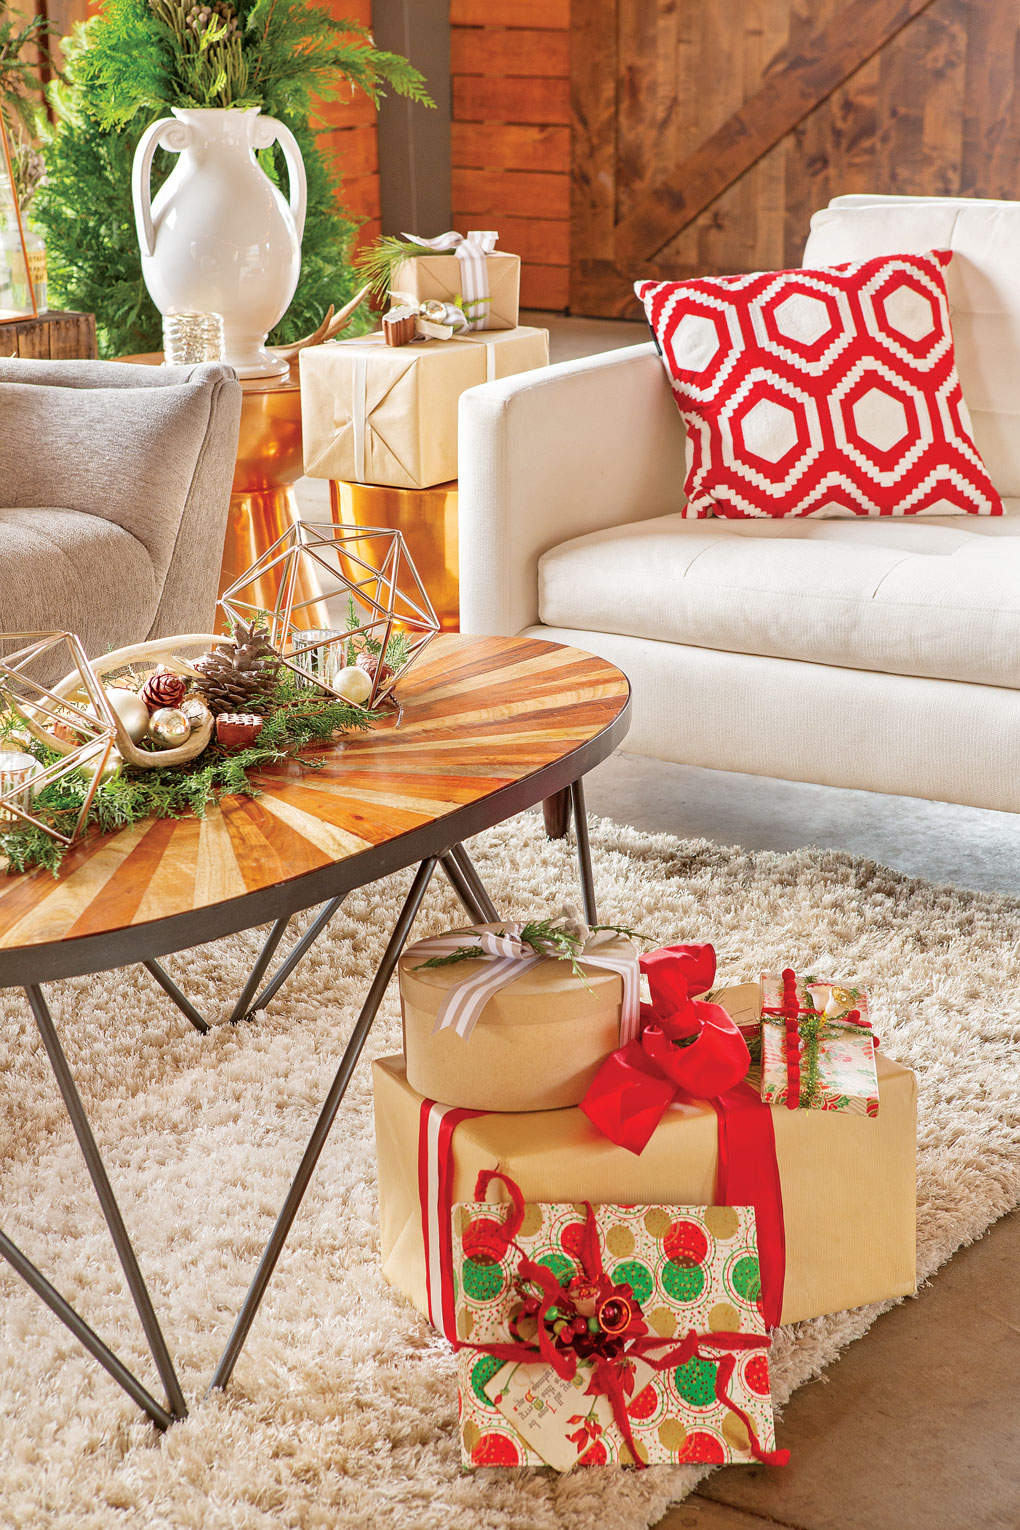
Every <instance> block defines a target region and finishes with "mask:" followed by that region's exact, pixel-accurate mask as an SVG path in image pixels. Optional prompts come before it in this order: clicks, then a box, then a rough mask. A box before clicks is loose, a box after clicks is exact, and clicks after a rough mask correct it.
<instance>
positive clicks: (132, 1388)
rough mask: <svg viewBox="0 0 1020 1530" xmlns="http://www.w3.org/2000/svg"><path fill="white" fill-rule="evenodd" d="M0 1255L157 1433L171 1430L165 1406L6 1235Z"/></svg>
mask: <svg viewBox="0 0 1020 1530" xmlns="http://www.w3.org/2000/svg"><path fill="white" fill-rule="evenodd" d="M0 1254H2V1255H3V1257H4V1258H5V1259H6V1260H7V1262H8V1264H9V1265H11V1267H12V1268H13V1269H14V1270H16V1271H17V1273H18V1274H19V1275H20V1276H21V1278H22V1280H23V1281H24V1282H25V1284H26V1285H28V1286H30V1287H31V1288H32V1290H33V1291H34V1292H35V1294H36V1296H40V1297H42V1299H43V1301H44V1302H45V1303H46V1305H47V1307H49V1309H50V1311H51V1312H54V1313H56V1315H57V1317H58V1318H59V1319H60V1321H61V1322H62V1323H63V1324H64V1325H65V1326H66V1327H67V1328H69V1329H70V1330H71V1332H72V1333H73V1334H74V1336H75V1338H76V1339H80V1340H81V1342H82V1344H84V1346H85V1348H86V1349H87V1350H88V1352H89V1354H90V1355H92V1356H93V1358H94V1359H96V1360H98V1361H99V1364H100V1365H101V1366H102V1367H103V1369H104V1370H106V1371H109V1373H110V1375H111V1376H112V1377H113V1379H114V1381H116V1382H117V1383H118V1384H119V1385H120V1386H122V1387H123V1388H124V1390H125V1392H126V1393H127V1394H128V1396H129V1397H130V1398H131V1399H132V1401H133V1402H136V1403H137V1404H138V1406H139V1407H140V1408H141V1409H142V1411H143V1413H147V1414H148V1415H149V1417H150V1418H151V1419H152V1422H153V1423H154V1424H155V1425H156V1428H157V1429H169V1427H170V1425H171V1424H172V1423H173V1417H172V1416H171V1415H170V1414H169V1413H168V1412H167V1411H166V1409H165V1408H164V1407H163V1404H162V1403H158V1402H157V1401H156V1399H155V1398H154V1397H153V1395H152V1393H151V1392H150V1391H149V1390H148V1388H147V1387H143V1386H142V1383H141V1382H140V1381H139V1380H138V1377H137V1376H136V1375H135V1374H134V1372H133V1371H129V1370H128V1368H127V1366H126V1365H125V1364H124V1363H123V1361H121V1360H118V1358H117V1356H116V1355H115V1354H114V1352H113V1350H112V1349H111V1348H110V1347H109V1345H108V1344H104V1343H103V1341H102V1339H101V1338H100V1337H99V1335H98V1334H97V1333H96V1331H95V1329H94V1328H90V1327H89V1325H88V1323H86V1321H85V1319H84V1318H83V1317H81V1316H80V1315H79V1314H78V1313H77V1312H75V1310H74V1308H73V1307H72V1306H71V1304H70V1302H67V1301H65V1300H64V1298H63V1297H62V1296H61V1294H60V1292H59V1291H58V1290H57V1289H56V1287H55V1286H51V1285H50V1283H49V1281H48V1280H47V1279H46V1276H45V1275H44V1274H43V1273H42V1271H41V1270H40V1269H37V1267H36V1266H35V1265H34V1264H33V1263H32V1261H31V1259H29V1258H27V1256H26V1255H25V1254H23V1253H22V1252H21V1250H20V1248H18V1246H17V1244H16V1243H12V1242H11V1240H10V1238H8V1237H7V1235H6V1233H2V1232H0Z"/></svg>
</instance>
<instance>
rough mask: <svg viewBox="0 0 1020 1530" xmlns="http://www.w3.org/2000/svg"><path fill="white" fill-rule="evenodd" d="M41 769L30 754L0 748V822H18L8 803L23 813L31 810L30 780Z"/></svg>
mask: <svg viewBox="0 0 1020 1530" xmlns="http://www.w3.org/2000/svg"><path fill="white" fill-rule="evenodd" d="M41 769H42V766H41V765H40V764H39V761H38V760H37V759H35V758H34V757H33V756H32V755H30V754H22V753H21V751H20V750H16V749H0V824H11V823H19V822H20V821H21V820H20V819H19V818H18V816H17V814H16V813H12V812H11V808H10V806H8V805H7V804H8V803H10V804H12V805H13V806H14V807H17V808H20V810H21V811H22V812H23V813H28V812H31V809H32V787H31V780H32V777H33V776H34V775H37V774H38V773H39V771H40V770H41Z"/></svg>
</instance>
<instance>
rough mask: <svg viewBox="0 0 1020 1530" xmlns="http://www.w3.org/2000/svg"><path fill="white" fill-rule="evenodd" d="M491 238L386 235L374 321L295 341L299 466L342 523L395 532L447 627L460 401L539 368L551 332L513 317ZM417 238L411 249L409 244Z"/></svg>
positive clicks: (516, 277)
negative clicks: (345, 336) (324, 337)
mask: <svg viewBox="0 0 1020 1530" xmlns="http://www.w3.org/2000/svg"><path fill="white" fill-rule="evenodd" d="M497 242H498V235H497V234H496V233H495V232H494V231H491V230H470V231H469V232H468V233H467V235H466V236H463V237H462V236H461V235H460V234H457V233H454V232H451V233H449V234H443V235H440V236H439V237H438V238H437V239H432V240H419V239H417V238H416V237H414V236H411V235H406V236H404V239H403V240H402V241H383V243H384V245H385V244H388V245H389V246H390V248H391V253H392V249H393V247H394V246H395V247H396V253H397V255H398V256H399V255H401V253H402V252H403V258H396V259H394V260H393V262H392V265H391V267H390V269H389V270H388V271H387V273H386V277H385V280H384V281H383V282H382V284H381V286H379V285H377V294H376V295H377V297H379V298H384V299H388V301H389V304H390V308H389V311H388V312H387V313H386V314H384V315H383V318H382V322H381V325H380V328H379V330H378V331H377V332H376V333H375V334H370V335H366V336H364V337H363V338H361V339H356V340H338V341H335V342H333V343H331V344H326V345H318V346H314V347H310V348H309V349H307V350H304V351H302V352H301V423H302V435H303V439H304V457H305V473H306V474H307V475H308V476H309V477H310V478H327V479H329V480H330V484H331V488H330V494H331V503H332V510H333V515H334V518H335V519H336V520H337V521H338V522H339V523H341V524H346V525H360V526H385V527H389V528H391V529H393V530H400V531H402V532H403V533H404V536H405V539H406V541H407V543H408V547H409V549H410V552H411V555H412V557H413V558H414V559H415V562H416V564H417V565H418V567H419V568H420V569H421V570H422V571H423V572H425V573H427V575H428V581H429V587H430V593H431V596H432V599H433V602H434V604H435V606H436V610H437V612H438V613H439V616H440V619H441V620H442V622H443V625H444V626H445V627H451V626H455V625H456V613H457V572H456V543H457V483H456V479H457V404H458V400H459V399H460V395H461V394H462V393H464V392H465V391H466V390H467V389H468V388H473V387H475V386H476V385H477V384H479V383H484V382H492V381H493V380H494V379H496V378H499V377H509V376H510V375H511V374H512V373H515V372H526V371H529V370H530V369H531V368H533V367H542V366H546V365H547V364H548V361H549V334H548V331H547V330H544V329H531V328H528V327H526V326H523V325H519V324H518V322H517V319H518V300H519V289H520V276H521V261H520V256H519V255H511V254H506V253H504V252H503V251H500V250H497V249H496V244H497ZM415 249H420V251H421V253H420V254H417V255H414V254H410V253H408V252H410V251H412V250H415Z"/></svg>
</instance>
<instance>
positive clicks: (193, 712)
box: [180, 696, 212, 733]
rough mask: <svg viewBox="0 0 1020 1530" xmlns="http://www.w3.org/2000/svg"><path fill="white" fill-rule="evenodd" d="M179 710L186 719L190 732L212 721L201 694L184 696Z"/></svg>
mask: <svg viewBox="0 0 1020 1530" xmlns="http://www.w3.org/2000/svg"><path fill="white" fill-rule="evenodd" d="M180 710H181V711H182V712H183V713H184V715H185V717H186V718H187V719H188V723H189V726H190V728H191V731H192V733H195V732H197V730H198V729H199V728H203V727H204V726H205V724H206V723H211V722H212V713H211V712H210V710H209V708H208V706H207V705H206V703H205V701H204V699H203V698H202V697H201V696H185V698H184V700H183V701H182V702H181V705H180Z"/></svg>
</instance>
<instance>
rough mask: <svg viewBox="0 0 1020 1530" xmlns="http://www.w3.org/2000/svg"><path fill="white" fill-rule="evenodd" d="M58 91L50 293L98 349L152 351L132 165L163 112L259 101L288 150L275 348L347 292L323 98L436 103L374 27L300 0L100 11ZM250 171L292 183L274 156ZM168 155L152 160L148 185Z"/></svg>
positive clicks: (116, 5)
mask: <svg viewBox="0 0 1020 1530" xmlns="http://www.w3.org/2000/svg"><path fill="white" fill-rule="evenodd" d="M63 49H64V58H65V65H64V76H65V77H64V81H63V82H61V83H57V84H55V85H54V86H53V87H52V88H51V91H50V97H51V101H52V103H53V106H54V109H55V111H56V113H57V117H58V121H57V125H56V128H55V129H54V130H52V131H51V132H50V134H49V135H48V142H47V144H46V148H45V152H46V165H47V182H46V184H45V185H44V186H43V188H42V189H41V190H40V192H39V195H38V197H37V198H36V205H35V208H34V221H35V222H36V223H37V224H38V225H39V227H40V228H41V230H42V231H43V233H44V234H45V236H46V243H47V260H48V268H49V280H50V289H51V296H52V297H53V299H54V300H55V302H57V303H60V304H63V305H66V306H68V307H72V308H81V309H85V310H88V311H90V312H94V313H95V314H96V319H97V330H98V335H99V345H100V353H101V354H102V355H106V356H110V355H119V354H124V353H125V352H135V351H150V350H158V349H159V346H160V344H161V338H160V334H161V325H160V316H159V314H158V312H157V311H156V308H155V306H154V304H153V303H152V301H151V299H150V298H149V295H148V293H147V292H146V290H145V285H144V283H143V281H142V274H141V259H140V256H139V252H138V243H137V237H136V233H135V222H134V212H133V209H132V205H131V162H132V158H133V155H134V150H135V145H136V144H137V142H138V139H139V137H140V136H141V133H142V130H143V129H144V128H145V127H147V126H148V124H149V122H150V121H152V120H153V119H154V118H155V117H157V116H161V115H165V114H166V113H167V112H168V111H169V110H170V108H172V107H175V106H177V107H210V106H211V107H225V106H236V107H251V106H260V107H261V108H262V110H263V111H264V112H265V113H266V114H267V115H268V116H272V117H277V118H279V120H280V121H282V122H283V123H285V124H286V126H287V127H289V128H290V129H291V131H292V132H293V133H294V136H295V137H296V138H297V140H298V144H299V146H300V149H301V153H302V156H303V158H304V161H305V170H306V172H307V177H308V213H307V218H306V222H305V233H304V239H303V241H302V254H301V280H300V282H299V285H298V290H297V293H296V295H295V298H294V301H293V303H292V304H291V306H290V309H289V310H288V312H287V314H286V316H285V318H284V320H283V321H282V322H281V324H280V325H278V326H277V329H276V330H275V331H274V333H273V335H272V337H271V339H272V340H273V341H274V342H275V343H283V342H286V341H288V340H294V339H297V338H298V337H299V336H301V335H302V334H305V333H307V332H308V331H309V330H312V329H314V328H315V327H316V325H318V323H319V322H320V321H321V319H322V315H323V313H324V312H325V311H326V309H327V307H328V306H329V304H330V303H343V302H344V301H346V300H347V299H348V298H349V297H351V296H353V294H354V291H355V287H356V282H355V277H354V273H353V271H352V269H351V266H350V262H349V259H348V250H349V246H350V241H351V238H352V236H353V234H354V232H355V230H356V226H357V225H356V224H355V223H354V221H353V220H352V219H350V218H349V217H347V216H345V215H344V214H343V213H342V211H341V210H340V207H339V203H338V195H339V187H338V179H337V175H336V173H335V171H334V170H333V168H332V166H331V164H330V162H329V161H328V160H327V158H326V156H325V155H324V154H323V153H322V152H321V151H320V149H319V148H318V145H317V142H316V127H317V126H322V125H323V124H322V119H321V118H320V117H318V116H317V106H316V103H317V101H332V100H338V99H341V98H344V97H346V96H348V95H349V94H350V93H351V92H352V91H353V90H355V89H358V90H362V91H364V92H365V94H367V95H368V96H369V97H370V98H371V99H372V100H373V101H375V102H378V100H379V98H380V96H381V95H383V94H384V93H385V91H386V89H387V88H390V89H392V90H394V91H396V92H397V93H398V94H399V95H404V96H407V97H408V98H409V99H410V100H412V101H418V102H421V103H422V104H424V105H432V102H431V100H430V99H429V97H428V95H427V93H426V90H425V84H424V81H423V79H422V77H421V75H420V74H419V73H418V71H417V70H416V69H414V68H413V67H412V65H411V64H409V63H408V61H407V60H406V59H404V58H401V57H400V55H399V54H395V53H387V52H384V51H381V50H379V49H377V48H375V47H374V46H373V45H372V39H371V35H370V33H369V32H367V31H366V30H365V28H364V27H361V26H359V25H358V24H357V23H355V22H351V21H337V20H335V19H334V18H333V17H332V16H331V15H330V14H329V12H328V11H327V10H326V9H325V8H324V7H323V6H322V5H321V4H315V3H314V0H313V3H304V0H233V3H229V0H217V3H216V4H215V5H212V4H208V5H202V4H192V3H190V0H188V3H185V0H151V3H150V0H106V3H105V4H104V6H103V8H102V11H101V12H100V14H99V15H97V16H94V17H92V18H90V20H88V21H86V22H82V23H79V24H78V25H77V26H76V27H75V28H74V30H73V32H72V34H71V36H70V37H68V38H66V39H64V42H63ZM258 158H259V163H260V164H261V166H262V168H263V169H264V170H265V171H266V173H267V174H268V175H269V176H270V178H271V179H272V180H274V181H275V182H276V183H277V184H279V185H286V169H285V167H284V161H283V154H282V151H281V150H280V148H279V146H278V145H275V146H274V147H273V148H272V149H267V150H264V151H262V152H261V153H260V154H259V156H258ZM175 160H176V156H175V155H172V154H169V153H166V152H165V151H163V150H160V152H159V154H158V156H157V160H156V163H155V165H154V171H153V185H154V188H155V187H156V186H157V185H158V183H159V182H160V181H161V180H164V179H165V178H166V176H167V174H168V173H169V171H170V170H171V169H172V167H173V164H174V163H175Z"/></svg>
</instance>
